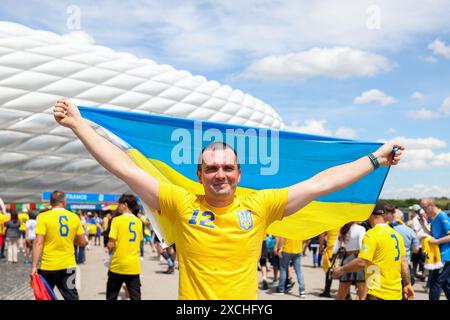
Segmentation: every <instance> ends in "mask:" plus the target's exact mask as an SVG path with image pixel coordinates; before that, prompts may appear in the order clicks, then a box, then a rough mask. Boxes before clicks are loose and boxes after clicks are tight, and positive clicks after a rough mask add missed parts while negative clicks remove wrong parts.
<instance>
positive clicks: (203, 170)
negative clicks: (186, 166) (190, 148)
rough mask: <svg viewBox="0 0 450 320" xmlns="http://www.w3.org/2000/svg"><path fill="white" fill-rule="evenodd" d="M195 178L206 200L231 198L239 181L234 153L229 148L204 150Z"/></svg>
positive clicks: (239, 170) (239, 176) (239, 175)
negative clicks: (202, 188)
mask: <svg viewBox="0 0 450 320" xmlns="http://www.w3.org/2000/svg"><path fill="white" fill-rule="evenodd" d="M197 177H198V180H199V182H200V183H201V184H203V186H204V188H205V195H206V197H207V198H208V197H209V198H210V199H215V200H225V199H229V198H232V197H233V196H234V193H235V191H236V187H237V184H238V183H239V181H240V179H241V169H240V167H239V165H238V163H237V157H236V155H235V153H234V151H233V150H232V149H230V148H217V149H206V150H205V151H204V152H203V157H202V159H201V165H200V167H199V170H198V171H197Z"/></svg>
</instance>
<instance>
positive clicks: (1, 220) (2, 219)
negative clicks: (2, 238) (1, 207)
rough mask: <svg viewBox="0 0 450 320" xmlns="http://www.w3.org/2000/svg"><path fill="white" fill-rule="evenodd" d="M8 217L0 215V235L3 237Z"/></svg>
mask: <svg viewBox="0 0 450 320" xmlns="http://www.w3.org/2000/svg"><path fill="white" fill-rule="evenodd" d="M9 219H10V217H9V216H8V215H7V214H2V213H0V235H5V231H6V226H5V225H6V222H8V221H9Z"/></svg>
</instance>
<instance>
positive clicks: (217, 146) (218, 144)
mask: <svg viewBox="0 0 450 320" xmlns="http://www.w3.org/2000/svg"><path fill="white" fill-rule="evenodd" d="M226 149H230V150H231V151H233V153H234V155H235V156H236V164H237V168H238V169H240V168H241V165H240V164H239V158H238V155H237V152H236V150H234V148H233V147H232V146H230V145H229V144H228V143H225V142H223V141H214V142H211V143H210V144H208V145H207V146H206V147H204V148H203V149H202V151H201V152H200V155H199V157H198V164H197V171H202V163H203V154H204V153H205V151H209V150H211V151H216V150H226Z"/></svg>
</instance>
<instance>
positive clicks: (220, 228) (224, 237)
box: [159, 183, 288, 299]
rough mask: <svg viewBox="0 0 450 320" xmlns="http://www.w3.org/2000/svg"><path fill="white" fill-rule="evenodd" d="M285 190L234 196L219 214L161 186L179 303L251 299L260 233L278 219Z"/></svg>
mask: <svg viewBox="0 0 450 320" xmlns="http://www.w3.org/2000/svg"><path fill="white" fill-rule="evenodd" d="M287 194H288V193H287V189H268V190H261V191H256V192H252V193H249V194H247V195H243V196H236V197H235V199H234V201H233V203H231V204H230V205H228V206H227V207H223V208H215V207H213V206H211V205H209V204H208V203H207V202H206V200H205V196H203V195H196V194H193V193H191V192H189V191H187V190H185V189H183V188H180V187H177V186H174V185H171V184H167V183H161V184H160V187H159V206H160V209H161V214H162V215H166V216H167V217H169V219H170V220H171V221H173V228H174V234H175V244H176V246H177V256H178V261H179V271H180V278H179V298H180V299H256V298H257V297H258V269H257V263H258V260H259V258H260V256H261V244H262V241H263V239H264V235H265V232H266V228H267V227H268V226H269V225H270V224H271V223H272V222H274V221H275V220H277V219H281V218H282V216H283V213H284V209H285V206H286V202H287Z"/></svg>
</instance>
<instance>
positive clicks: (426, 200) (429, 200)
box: [421, 198, 436, 206]
mask: <svg viewBox="0 0 450 320" xmlns="http://www.w3.org/2000/svg"><path fill="white" fill-rule="evenodd" d="M421 203H426V204H427V205H432V206H436V201H435V200H434V198H424V199H422V201H421Z"/></svg>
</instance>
